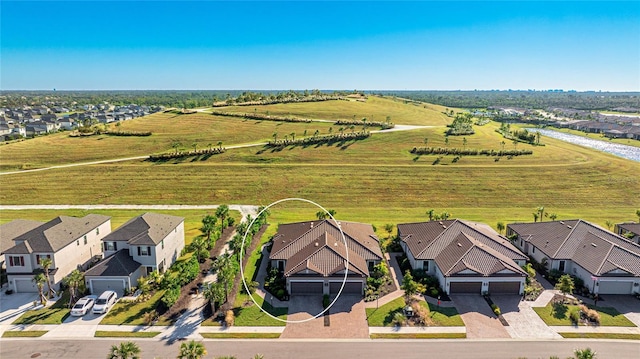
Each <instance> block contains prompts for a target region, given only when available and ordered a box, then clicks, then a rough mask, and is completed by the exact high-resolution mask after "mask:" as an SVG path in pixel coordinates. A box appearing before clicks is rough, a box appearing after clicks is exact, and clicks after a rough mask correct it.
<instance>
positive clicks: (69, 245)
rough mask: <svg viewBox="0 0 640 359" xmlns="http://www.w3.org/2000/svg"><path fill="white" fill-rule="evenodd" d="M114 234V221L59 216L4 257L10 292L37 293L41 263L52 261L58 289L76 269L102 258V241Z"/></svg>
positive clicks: (17, 239)
mask: <svg viewBox="0 0 640 359" xmlns="http://www.w3.org/2000/svg"><path fill="white" fill-rule="evenodd" d="M110 232H111V217H108V216H103V215H99V214H89V215H87V216H85V217H82V218H77V217H68V216H59V217H56V218H54V219H52V220H51V221H49V222H47V223H44V224H41V225H40V226H37V227H35V228H33V229H31V230H29V231H27V232H24V233H23V234H21V235H18V236H17V237H15V238H14V240H13V242H14V245H13V246H12V247H10V248H7V249H6V250H3V252H2V253H3V254H4V256H5V260H6V266H7V276H8V280H9V288H10V289H13V290H14V291H15V292H17V293H22V292H37V291H38V289H37V287H36V285H35V283H34V282H33V277H34V275H35V274H36V271H37V270H42V266H41V265H40V262H41V261H42V260H43V259H45V258H49V259H51V261H52V265H51V268H49V273H48V277H49V281H50V283H51V286H52V287H53V288H54V289H57V288H59V285H60V282H61V281H62V278H64V277H66V276H67V275H68V274H69V273H71V272H72V271H73V270H74V269H84V268H86V267H88V266H89V265H90V264H91V263H92V262H93V261H94V259H95V257H101V256H102V246H101V243H102V242H101V241H100V240H101V239H102V237H104V236H106V235H107V234H109V233H110Z"/></svg>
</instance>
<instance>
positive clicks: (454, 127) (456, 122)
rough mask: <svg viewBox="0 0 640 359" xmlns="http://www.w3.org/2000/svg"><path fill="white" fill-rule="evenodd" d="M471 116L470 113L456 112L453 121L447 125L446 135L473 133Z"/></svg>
mask: <svg viewBox="0 0 640 359" xmlns="http://www.w3.org/2000/svg"><path fill="white" fill-rule="evenodd" d="M472 118H473V116H472V115H471V114H470V113H457V114H456V115H455V117H454V118H453V122H452V123H451V124H449V125H447V127H449V129H448V130H447V135H451V136H462V135H473V134H474V133H475V131H473V120H472Z"/></svg>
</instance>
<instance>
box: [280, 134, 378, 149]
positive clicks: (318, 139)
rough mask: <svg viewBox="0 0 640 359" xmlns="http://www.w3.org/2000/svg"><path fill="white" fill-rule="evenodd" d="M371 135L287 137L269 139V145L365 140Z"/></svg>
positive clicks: (281, 145)
mask: <svg viewBox="0 0 640 359" xmlns="http://www.w3.org/2000/svg"><path fill="white" fill-rule="evenodd" d="M369 136H371V133H369V132H368V131H361V132H351V133H338V134H334V135H324V136H314V137H305V138H300V139H297V140H289V139H286V140H276V141H269V142H268V143H267V147H274V148H282V147H287V146H297V145H303V146H304V145H316V144H323V143H327V144H333V143H336V142H344V141H352V140H353V141H357V140H363V139H365V138H367V137H369Z"/></svg>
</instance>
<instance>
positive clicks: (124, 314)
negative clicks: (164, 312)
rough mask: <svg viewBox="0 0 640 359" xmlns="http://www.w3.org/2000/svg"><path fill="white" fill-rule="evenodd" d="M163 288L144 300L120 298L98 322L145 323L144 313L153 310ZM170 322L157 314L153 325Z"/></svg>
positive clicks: (162, 292)
mask: <svg viewBox="0 0 640 359" xmlns="http://www.w3.org/2000/svg"><path fill="white" fill-rule="evenodd" d="M164 292H165V291H164V290H158V291H156V292H155V293H154V294H153V296H151V298H149V300H146V301H140V302H136V301H123V300H120V301H118V303H116V305H114V306H113V308H111V310H110V311H109V313H107V315H105V317H104V318H103V319H102V321H101V322H100V324H112V325H121V324H126V325H146V324H148V323H146V321H145V314H146V313H151V312H155V311H156V308H157V307H158V305H159V304H160V299H161V298H162V296H163V295H164ZM170 324H171V322H170V321H169V320H168V319H167V318H166V317H165V316H159V317H158V321H157V322H156V323H154V325H170Z"/></svg>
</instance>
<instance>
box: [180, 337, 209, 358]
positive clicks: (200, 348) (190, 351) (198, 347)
mask: <svg viewBox="0 0 640 359" xmlns="http://www.w3.org/2000/svg"><path fill="white" fill-rule="evenodd" d="M205 355H207V349H205V347H204V345H203V344H202V343H199V342H196V341H195V340H192V341H190V342H187V343H182V344H180V354H178V359H201V358H202V357H204V356H205Z"/></svg>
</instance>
